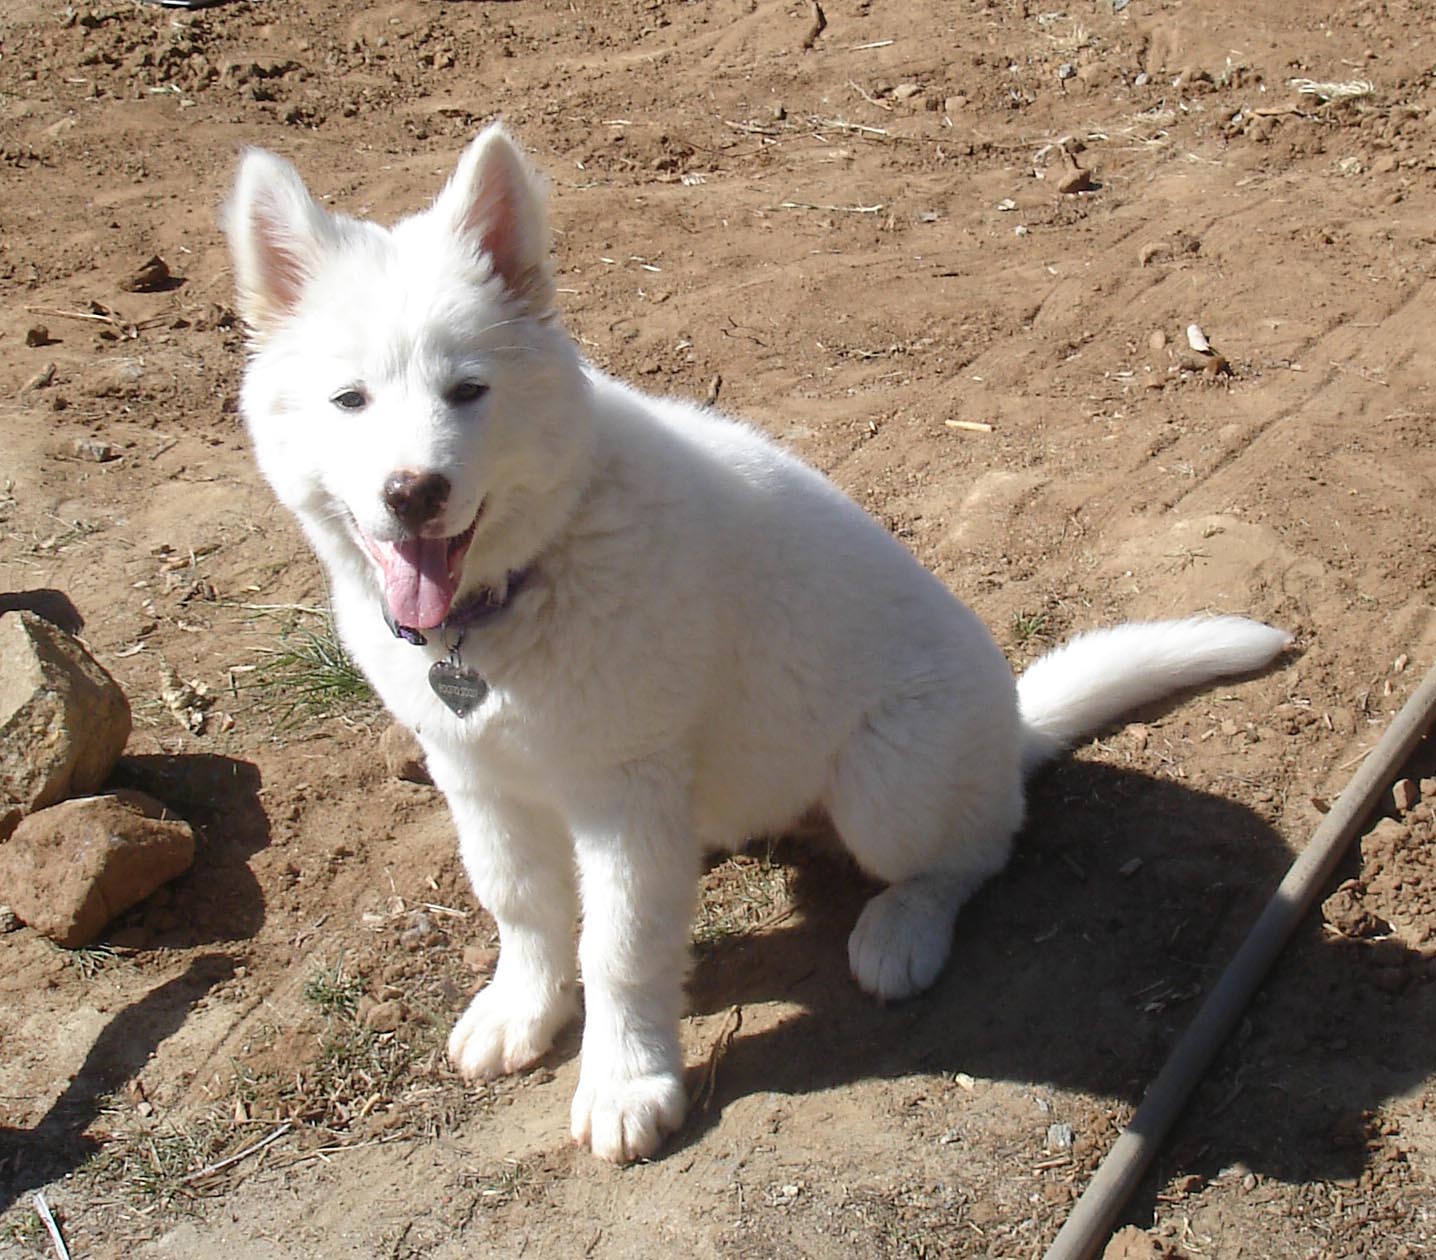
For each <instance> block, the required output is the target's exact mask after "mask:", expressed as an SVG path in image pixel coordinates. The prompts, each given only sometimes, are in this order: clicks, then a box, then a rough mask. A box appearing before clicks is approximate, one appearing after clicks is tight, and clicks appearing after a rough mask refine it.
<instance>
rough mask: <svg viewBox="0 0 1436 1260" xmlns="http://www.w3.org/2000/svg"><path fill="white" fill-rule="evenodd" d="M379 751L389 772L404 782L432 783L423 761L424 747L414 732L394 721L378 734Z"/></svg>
mask: <svg viewBox="0 0 1436 1260" xmlns="http://www.w3.org/2000/svg"><path fill="white" fill-rule="evenodd" d="M379 752H380V754H381V755H382V756H383V758H384V764H385V765H386V766H387V767H388V769H389V773H390V774H391V775H393V776H394V778H396V779H402V780H403V781H404V782H406V783H433V781H434V780H433V778H432V777H431V776H430V774H429V767H428V765H427V764H426V762H425V761H424V749H423V747H422V746H421V745H420V743H419V740H418V738H417V737H416V736H415V734H414V732H413V731H411V730H410V729H409V728H408V727H407V726H404V725H403V724H402V723H399V722H394V723H391V724H390V725H389V726H388V727H386V728H385V730H384V733H383V734H382V735H381V736H379Z"/></svg>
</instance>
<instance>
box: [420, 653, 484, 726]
mask: <svg viewBox="0 0 1436 1260" xmlns="http://www.w3.org/2000/svg"><path fill="white" fill-rule="evenodd" d="M429 687H430V689H431V690H432V691H433V693H434V694H435V695H436V696H438V697H439V699H440V700H442V701H443V702H444V703H445V704H446V705H448V706H449V708H450V710H452V712H453V713H454V715H455V716H456V717H461V718H463V717H468V716H469V714H470V713H472V712H473V711H474V710H475V709H477V708H478V707H479V705H481V704H483V702H484V697H485V696H486V695H488V694H489V684H488V683H486V682H485V681H484V680H483V678H482V677H480V676H479V675H478V674H476V673H475V672H474V671H473V670H471V669H465V668H464V666H462V665H457V664H455V663H454V662H453V661H435V662H434V663H433V664H432V665H430V666H429Z"/></svg>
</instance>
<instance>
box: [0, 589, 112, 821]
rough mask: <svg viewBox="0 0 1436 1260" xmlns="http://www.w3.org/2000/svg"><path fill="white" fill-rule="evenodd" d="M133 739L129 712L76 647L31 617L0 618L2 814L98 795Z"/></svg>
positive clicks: (107, 680) (82, 650)
mask: <svg viewBox="0 0 1436 1260" xmlns="http://www.w3.org/2000/svg"><path fill="white" fill-rule="evenodd" d="M129 737H130V705H129V701H127V700H126V699H125V693H124V692H123V691H121V690H120V687H119V684H118V683H116V682H115V680H114V679H113V678H111V677H110V675H109V674H108V673H107V672H106V671H105V669H104V667H103V666H102V665H100V663H99V662H98V661H96V660H95V658H94V657H93V656H91V655H90V654H89V652H88V651H86V650H85V647H84V645H83V644H82V643H80V641H79V640H78V639H76V638H74V637H73V636H71V635H68V634H66V633H65V632H64V631H63V630H61V629H59V628H58V627H56V626H53V625H51V624H50V623H49V622H48V621H45V620H44V619H43V618H41V617H37V616H35V615H34V613H28V612H20V613H8V614H6V615H5V616H3V617H0V813H3V812H4V810H5V808H6V807H18V808H19V809H20V810H22V811H23V812H25V813H27V814H28V813H33V812H34V811H35V810H37V809H44V808H45V806H47V805H53V804H54V803H55V802H56V801H61V800H64V799H65V797H67V796H83V795H88V794H89V793H91V792H94V791H95V790H97V789H98V788H99V786H100V784H101V783H103V782H104V781H105V779H106V778H107V777H108V776H109V773H110V771H111V770H113V769H114V767H115V762H116V760H117V759H118V758H119V755H120V753H121V752H122V751H123V750H124V747H125V741H126V740H127V739H129Z"/></svg>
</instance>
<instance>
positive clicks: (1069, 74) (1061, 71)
mask: <svg viewBox="0 0 1436 1260" xmlns="http://www.w3.org/2000/svg"><path fill="white" fill-rule="evenodd" d="M1076 76H1077V67H1076V66H1074V65H1073V64H1072V63H1071V62H1070V61H1064V62H1063V63H1062V64H1061V65H1060V66H1058V67H1057V77H1058V78H1059V79H1062V80H1064V81H1065V80H1067V79H1072V78H1076Z"/></svg>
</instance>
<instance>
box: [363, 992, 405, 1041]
mask: <svg viewBox="0 0 1436 1260" xmlns="http://www.w3.org/2000/svg"><path fill="white" fill-rule="evenodd" d="M404 1015H405V1010H404V1003H403V1002H400V1001H397V1000H395V1001H390V1002H376V1003H375V1004H374V1005H373V1006H371V1007H370V1008H369V1009H368V1010H367V1011H366V1012H365V1013H364V1026H365V1027H366V1028H372V1029H373V1030H374V1031H375V1032H381V1033H385V1032H393V1031H394V1030H395V1029H396V1028H398V1027H399V1025H400V1024H402V1023H403V1022H404Z"/></svg>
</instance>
